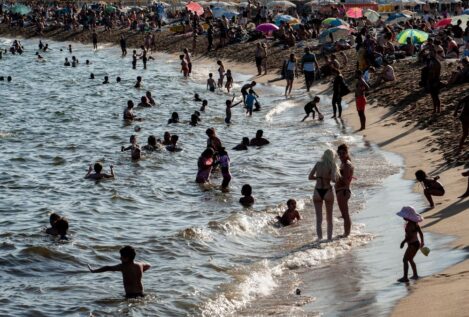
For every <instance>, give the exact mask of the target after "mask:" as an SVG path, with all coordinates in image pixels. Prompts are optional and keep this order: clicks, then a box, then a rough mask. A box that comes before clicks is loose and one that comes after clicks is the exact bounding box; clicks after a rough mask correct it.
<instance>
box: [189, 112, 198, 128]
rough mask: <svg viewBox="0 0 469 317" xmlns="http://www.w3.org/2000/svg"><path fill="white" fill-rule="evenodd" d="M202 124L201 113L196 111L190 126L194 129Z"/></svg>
mask: <svg viewBox="0 0 469 317" xmlns="http://www.w3.org/2000/svg"><path fill="white" fill-rule="evenodd" d="M199 122H200V112H198V111H194V113H193V114H192V115H191V121H190V122H189V124H190V125H191V126H193V127H195V126H197V125H198V124H199Z"/></svg>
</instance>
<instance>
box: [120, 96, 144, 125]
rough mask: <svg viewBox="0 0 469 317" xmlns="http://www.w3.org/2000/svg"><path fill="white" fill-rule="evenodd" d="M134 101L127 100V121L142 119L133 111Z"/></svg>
mask: <svg viewBox="0 0 469 317" xmlns="http://www.w3.org/2000/svg"><path fill="white" fill-rule="evenodd" d="M133 108H134V102H133V101H132V100H128V101H127V108H125V110H124V120H127V121H134V120H135V121H142V118H137V117H136V116H135V114H134V112H133V110H132V109H133Z"/></svg>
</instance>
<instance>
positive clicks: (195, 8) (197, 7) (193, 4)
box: [186, 1, 204, 15]
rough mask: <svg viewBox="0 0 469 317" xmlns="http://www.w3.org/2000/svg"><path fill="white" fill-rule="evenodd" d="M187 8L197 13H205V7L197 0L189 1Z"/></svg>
mask: <svg viewBox="0 0 469 317" xmlns="http://www.w3.org/2000/svg"><path fill="white" fill-rule="evenodd" d="M186 8H187V10H189V11H192V12H194V13H195V14H197V15H202V14H204V8H202V6H201V5H200V4H198V3H197V2H192V1H191V2H189V3H188V4H186Z"/></svg>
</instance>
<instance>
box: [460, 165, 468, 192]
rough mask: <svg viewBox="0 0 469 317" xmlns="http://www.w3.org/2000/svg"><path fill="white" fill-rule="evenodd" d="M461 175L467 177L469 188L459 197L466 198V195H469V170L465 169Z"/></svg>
mask: <svg viewBox="0 0 469 317" xmlns="http://www.w3.org/2000/svg"><path fill="white" fill-rule="evenodd" d="M461 175H462V176H464V177H467V189H466V192H465V193H464V194H462V195H461V196H459V197H458V198H466V197H469V170H467V171H465V172H464V173H462V174H461Z"/></svg>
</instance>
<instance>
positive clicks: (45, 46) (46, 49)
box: [42, 43, 49, 52]
mask: <svg viewBox="0 0 469 317" xmlns="http://www.w3.org/2000/svg"><path fill="white" fill-rule="evenodd" d="M48 50H49V44H47V43H46V45H44V48H43V49H42V51H43V52H47V51H48Z"/></svg>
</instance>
